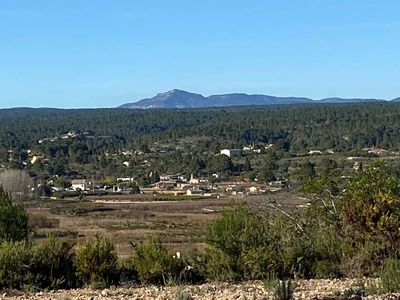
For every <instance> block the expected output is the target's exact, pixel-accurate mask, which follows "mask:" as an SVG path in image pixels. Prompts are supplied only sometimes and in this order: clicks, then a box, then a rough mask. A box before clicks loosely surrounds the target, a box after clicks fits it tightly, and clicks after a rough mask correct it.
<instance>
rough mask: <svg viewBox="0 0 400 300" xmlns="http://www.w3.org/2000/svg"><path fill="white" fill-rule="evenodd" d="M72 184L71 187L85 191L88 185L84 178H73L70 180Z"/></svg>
mask: <svg viewBox="0 0 400 300" xmlns="http://www.w3.org/2000/svg"><path fill="white" fill-rule="evenodd" d="M71 183H72V185H71V189H73V190H75V191H76V190H81V191H85V190H86V189H87V187H88V183H87V181H86V179H74V180H72V182H71Z"/></svg>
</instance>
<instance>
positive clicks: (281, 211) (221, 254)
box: [0, 162, 400, 291]
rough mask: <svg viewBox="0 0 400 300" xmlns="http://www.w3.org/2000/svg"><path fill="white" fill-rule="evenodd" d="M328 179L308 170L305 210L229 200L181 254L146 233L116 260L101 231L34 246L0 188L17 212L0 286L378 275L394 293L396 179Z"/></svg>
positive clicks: (374, 172) (4, 249)
mask: <svg viewBox="0 0 400 300" xmlns="http://www.w3.org/2000/svg"><path fill="white" fill-rule="evenodd" d="M335 178H336V177H335V176H334V174H332V176H328V177H327V176H325V177H323V176H317V177H316V178H315V179H313V180H312V181H310V182H308V183H307V184H306V185H305V191H306V192H307V193H308V195H307V197H308V200H309V203H308V204H309V205H308V207H307V209H306V210H305V211H290V210H289V209H287V208H285V207H282V206H279V205H277V204H276V203H264V207H267V208H269V210H258V211H255V210H254V209H252V208H251V207H250V206H249V205H247V204H238V205H237V204H234V203H232V204H231V205H229V206H228V207H226V208H225V209H224V210H223V212H222V215H221V217H219V218H216V219H215V220H213V221H212V222H210V223H209V224H208V226H207V229H206V236H205V245H202V247H201V248H198V249H195V250H193V251H192V252H191V253H189V254H188V255H187V256H185V257H184V259H178V258H175V257H174V255H173V253H171V252H170V251H169V249H168V248H166V247H165V245H163V244H162V243H161V242H160V240H159V239H157V238H149V239H148V240H146V241H145V242H141V243H139V244H138V245H136V246H134V247H133V249H132V254H131V256H130V258H129V259H128V260H127V261H125V262H122V261H120V260H119V259H118V256H117V253H116V251H115V248H114V245H113V244H112V242H111V241H110V240H108V239H105V238H101V237H96V238H94V239H93V240H90V241H88V242H87V243H85V244H82V245H77V246H76V247H74V246H75V242H74V241H71V240H69V241H68V240H61V239H55V238H49V239H48V240H47V241H46V242H44V243H43V244H41V245H35V244H34V243H33V242H31V241H30V240H29V234H28V230H27V229H26V231H24V230H25V227H24V226H27V225H26V224H27V222H25V217H24V216H25V213H26V212H24V210H23V209H21V207H18V209H15V210H14V206H13V205H12V204H11V203H10V201H8V198H7V197H6V196H7V194H5V193H4V192H3V193H1V190H0V208H2V209H3V210H4V211H5V212H6V213H5V215H6V216H7V213H8V214H9V215H8V216H11V215H13V216H19V217H20V218H19V219H18V218H17V219H16V220H17V222H16V223H18V226H19V227H13V226H10V231H7V227H6V226H4V225H3V227H1V226H0V238H1V239H2V241H3V242H2V243H0V288H24V287H26V286H34V287H39V288H61V287H62V288H70V287H78V286H82V285H91V286H94V287H98V286H101V287H102V286H107V285H112V284H119V283H121V282H122V281H126V280H129V281H139V282H141V283H144V284H162V285H166V284H181V283H185V282H190V283H196V282H199V281H203V280H211V281H241V280H255V279H259V280H264V279H268V278H271V277H273V278H275V277H276V278H278V279H290V278H293V277H300V278H332V277H336V278H337V277H361V276H370V277H375V276H379V277H380V278H381V281H380V283H379V286H377V290H380V291H398V290H400V281H399V280H398V278H399V268H400V255H399V252H398V248H399V247H400V231H399V230H398V228H400V182H399V181H398V180H396V179H395V178H393V177H392V176H391V175H390V174H388V173H387V171H386V169H385V166H384V164H383V163H382V162H377V163H375V164H374V165H373V166H372V167H370V168H368V169H366V170H365V171H364V172H360V173H355V174H353V175H352V177H351V178H350V180H349V182H348V183H345V184H343V183H342V185H341V183H340V181H337V180H336V179H335ZM2 195H3V200H2ZM2 201H3V202H2ZM271 208H273V210H271ZM0 222H1V220H0ZM16 228H20V229H21V230H22V232H26V234H25V233H24V235H23V236H21V235H20V234H19V233H18V232H17V231H16Z"/></svg>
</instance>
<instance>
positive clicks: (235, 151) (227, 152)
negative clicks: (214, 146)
mask: <svg viewBox="0 0 400 300" xmlns="http://www.w3.org/2000/svg"><path fill="white" fill-rule="evenodd" d="M242 153H243V151H242V149H222V150H221V154H225V155H227V156H229V157H231V156H235V155H242Z"/></svg>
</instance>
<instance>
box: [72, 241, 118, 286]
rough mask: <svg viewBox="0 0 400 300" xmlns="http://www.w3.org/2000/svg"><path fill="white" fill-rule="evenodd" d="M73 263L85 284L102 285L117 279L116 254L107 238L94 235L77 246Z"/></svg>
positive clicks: (114, 281)
mask: <svg viewBox="0 0 400 300" xmlns="http://www.w3.org/2000/svg"><path fill="white" fill-rule="evenodd" d="M74 264H75V268H76V271H77V276H78V278H79V279H80V280H81V281H82V282H83V283H85V284H90V285H91V286H94V287H103V286H107V285H110V284H113V283H116V281H117V275H118V273H117V272H118V255H117V252H116V250H115V247H114V244H113V243H112V242H111V241H110V240H109V239H106V238H103V237H99V236H96V237H95V238H94V239H92V240H90V241H88V242H86V243H85V244H83V245H81V246H79V247H78V248H77V249H76V251H75V261H74Z"/></svg>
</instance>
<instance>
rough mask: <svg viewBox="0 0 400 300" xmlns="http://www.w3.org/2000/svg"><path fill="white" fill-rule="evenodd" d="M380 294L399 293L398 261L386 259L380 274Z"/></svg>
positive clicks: (399, 262)
mask: <svg viewBox="0 0 400 300" xmlns="http://www.w3.org/2000/svg"><path fill="white" fill-rule="evenodd" d="M380 278H381V286H382V292H384V293H397V292H399V291H400V260H398V259H388V260H387V261H386V263H385V266H384V268H383V270H382V271H381V272H380Z"/></svg>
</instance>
